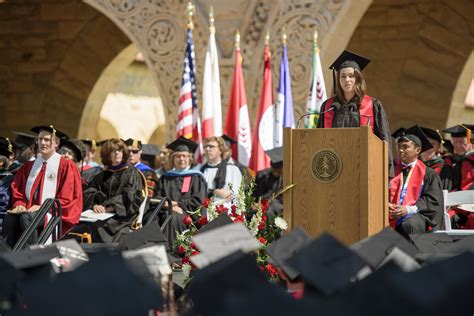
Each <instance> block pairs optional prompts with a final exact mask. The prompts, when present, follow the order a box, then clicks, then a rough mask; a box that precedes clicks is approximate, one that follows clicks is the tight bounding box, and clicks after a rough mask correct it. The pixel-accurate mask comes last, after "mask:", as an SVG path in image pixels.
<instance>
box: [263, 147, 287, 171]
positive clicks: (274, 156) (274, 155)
mask: <svg viewBox="0 0 474 316" xmlns="http://www.w3.org/2000/svg"><path fill="white" fill-rule="evenodd" d="M265 153H266V154H267V155H268V156H269V157H270V160H271V162H270V164H271V166H272V167H273V168H281V167H282V166H283V147H276V148H273V149H270V150H266V151H265Z"/></svg>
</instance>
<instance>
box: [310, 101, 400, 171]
mask: <svg viewBox="0 0 474 316" xmlns="http://www.w3.org/2000/svg"><path fill="white" fill-rule="evenodd" d="M326 102H327V100H326V101H324V103H323V104H322V105H321V109H320V113H322V112H324V108H325V106H326ZM334 102H339V103H340V104H341V105H342V106H341V107H340V109H339V110H337V111H336V112H335V113H334V119H333V121H332V127H333V128H341V127H360V113H359V109H358V107H357V106H352V105H356V104H358V103H359V102H358V101H357V99H356V98H354V99H352V100H351V101H350V102H349V103H345V104H343V102H341V101H340V100H339V98H338V97H337V96H335V97H334ZM372 104H373V106H374V122H371V123H370V124H371V125H373V126H374V134H375V135H377V136H378V138H380V139H381V140H385V141H387V142H388V148H392V137H391V133H390V127H389V125H388V120H387V116H386V115H385V111H384V109H383V106H382V103H381V102H380V101H379V100H378V99H377V98H374V97H372ZM325 115H326V113H322V114H321V115H320V117H319V120H318V126H317V127H318V128H322V127H323V126H324V125H323V122H324V116H325ZM388 160H389V176H390V177H393V176H394V167H393V157H392V151H391V150H389V151H388Z"/></svg>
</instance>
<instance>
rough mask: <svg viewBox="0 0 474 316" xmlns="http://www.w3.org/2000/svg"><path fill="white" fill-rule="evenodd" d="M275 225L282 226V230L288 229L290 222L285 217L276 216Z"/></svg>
mask: <svg viewBox="0 0 474 316" xmlns="http://www.w3.org/2000/svg"><path fill="white" fill-rule="evenodd" d="M275 225H276V227H278V228H280V229H281V230H287V229H288V223H287V222H286V221H285V219H284V218H283V217H277V218H275Z"/></svg>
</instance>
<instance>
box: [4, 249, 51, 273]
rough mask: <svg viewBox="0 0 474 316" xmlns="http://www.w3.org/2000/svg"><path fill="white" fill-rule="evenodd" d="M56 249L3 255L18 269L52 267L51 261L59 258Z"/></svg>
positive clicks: (32, 250)
mask: <svg viewBox="0 0 474 316" xmlns="http://www.w3.org/2000/svg"><path fill="white" fill-rule="evenodd" d="M59 255H60V253H59V250H58V249H57V248H56V247H45V248H36V249H24V250H21V251H19V252H17V253H6V254H2V256H3V258H4V259H5V260H6V261H8V262H10V263H11V264H12V265H13V266H14V267H15V268H17V269H21V270H23V269H31V268H35V267H39V266H43V265H47V266H51V263H50V260H51V259H53V258H56V257H59Z"/></svg>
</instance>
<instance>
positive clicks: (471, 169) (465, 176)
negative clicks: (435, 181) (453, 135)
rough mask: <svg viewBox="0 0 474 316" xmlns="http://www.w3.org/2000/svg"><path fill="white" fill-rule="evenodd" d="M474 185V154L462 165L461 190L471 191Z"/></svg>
mask: <svg viewBox="0 0 474 316" xmlns="http://www.w3.org/2000/svg"><path fill="white" fill-rule="evenodd" d="M473 183H474V154H470V155H469V156H467V157H466V158H465V159H464V160H463V161H462V165H461V190H468V189H470V187H471V185H472V184H473Z"/></svg>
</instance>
